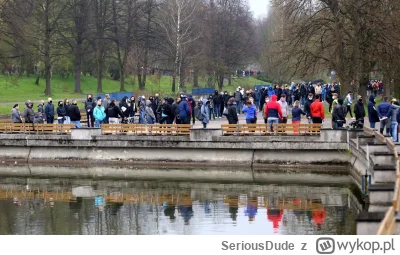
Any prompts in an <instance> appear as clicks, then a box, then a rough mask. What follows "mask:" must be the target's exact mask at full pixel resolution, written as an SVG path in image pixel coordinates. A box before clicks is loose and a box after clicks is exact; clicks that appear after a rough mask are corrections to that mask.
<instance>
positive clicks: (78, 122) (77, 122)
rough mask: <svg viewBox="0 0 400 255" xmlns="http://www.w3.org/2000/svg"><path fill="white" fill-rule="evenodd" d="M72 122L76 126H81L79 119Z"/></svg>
mask: <svg viewBox="0 0 400 255" xmlns="http://www.w3.org/2000/svg"><path fill="white" fill-rule="evenodd" d="M71 124H74V125H75V127H76V128H81V122H80V121H79V120H78V121H71Z"/></svg>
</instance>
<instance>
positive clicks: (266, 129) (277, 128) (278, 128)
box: [221, 124, 322, 136]
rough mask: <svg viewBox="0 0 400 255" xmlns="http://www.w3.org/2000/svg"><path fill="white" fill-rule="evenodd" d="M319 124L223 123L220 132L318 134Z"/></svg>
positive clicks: (241, 133) (265, 134)
mask: <svg viewBox="0 0 400 255" xmlns="http://www.w3.org/2000/svg"><path fill="white" fill-rule="evenodd" d="M321 128H322V125H321V124H273V126H272V130H271V126H270V124H223V125H221V129H222V134H223V135H224V136H227V135H251V136H257V135H259V136H267V135H274V134H277V135H320V134H321Z"/></svg>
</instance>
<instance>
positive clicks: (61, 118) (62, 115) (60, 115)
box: [57, 101, 67, 124]
mask: <svg viewBox="0 0 400 255" xmlns="http://www.w3.org/2000/svg"><path fill="white" fill-rule="evenodd" d="M57 115H58V117H57V121H58V124H64V121H65V116H66V115H67V111H66V110H65V107H64V103H63V101H59V102H58V107H57Z"/></svg>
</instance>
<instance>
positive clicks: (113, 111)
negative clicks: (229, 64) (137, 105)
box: [106, 103, 124, 118]
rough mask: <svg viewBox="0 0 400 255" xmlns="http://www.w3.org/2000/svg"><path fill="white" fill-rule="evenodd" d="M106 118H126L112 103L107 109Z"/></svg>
mask: <svg viewBox="0 0 400 255" xmlns="http://www.w3.org/2000/svg"><path fill="white" fill-rule="evenodd" d="M106 116H107V117H108V118H119V116H121V118H123V117H124V115H123V114H122V112H121V110H120V109H119V108H118V106H116V105H115V104H114V103H111V104H110V105H109V106H108V108H107V109H106Z"/></svg>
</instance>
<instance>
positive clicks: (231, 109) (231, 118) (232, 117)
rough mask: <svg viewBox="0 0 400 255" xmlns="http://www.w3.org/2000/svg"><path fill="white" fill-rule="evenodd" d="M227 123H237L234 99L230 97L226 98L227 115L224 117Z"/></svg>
mask: <svg viewBox="0 0 400 255" xmlns="http://www.w3.org/2000/svg"><path fill="white" fill-rule="evenodd" d="M226 118H227V119H228V123H229V124H238V123H239V118H238V114H237V111H236V99H235V98H230V99H229V100H228V115H227V117H226Z"/></svg>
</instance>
